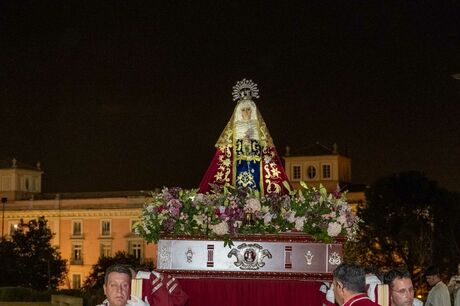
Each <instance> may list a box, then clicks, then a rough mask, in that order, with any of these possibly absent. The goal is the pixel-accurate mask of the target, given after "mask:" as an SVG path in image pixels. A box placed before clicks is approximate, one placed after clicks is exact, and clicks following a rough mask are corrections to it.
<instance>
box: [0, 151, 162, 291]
mask: <svg viewBox="0 0 460 306" xmlns="http://www.w3.org/2000/svg"><path fill="white" fill-rule="evenodd" d="M42 173H43V171H42V170H41V169H40V165H39V164H38V165H37V167H30V166H27V165H23V164H20V163H18V162H17V161H16V160H14V159H13V160H12V161H11V162H10V161H1V162H0V181H1V185H0V196H1V198H2V235H3V237H4V238H6V239H9V238H10V237H11V234H12V233H13V232H14V231H15V229H16V227H17V224H18V223H19V222H20V220H21V219H22V220H24V221H26V222H27V221H29V220H31V219H37V218H39V217H41V216H44V217H45V218H46V219H47V220H48V226H49V227H50V229H51V231H52V232H53V233H54V237H53V240H52V245H54V246H56V247H57V248H58V250H59V252H60V253H61V256H62V258H63V259H66V260H67V264H68V268H69V273H68V276H67V279H66V281H65V284H64V287H65V288H73V289H78V288H80V286H81V285H82V283H83V282H84V280H85V278H86V277H87V276H88V274H89V273H90V270H91V268H92V266H93V265H94V264H96V263H97V261H98V259H99V257H101V256H112V255H114V254H115V253H116V252H118V251H124V252H127V253H129V254H132V255H134V256H136V257H138V258H140V259H141V261H147V260H151V261H154V262H155V257H156V248H155V245H153V244H147V243H146V242H145V240H144V239H143V238H142V237H140V236H138V235H136V234H135V233H134V231H133V226H134V224H135V223H136V222H137V221H138V219H139V216H140V214H141V209H142V207H143V205H144V203H145V201H146V200H147V198H148V194H145V193H143V192H141V191H133V192H93V193H62V194H43V193H41V175H42Z"/></svg>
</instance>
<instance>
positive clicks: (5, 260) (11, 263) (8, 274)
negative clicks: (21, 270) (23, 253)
mask: <svg viewBox="0 0 460 306" xmlns="http://www.w3.org/2000/svg"><path fill="white" fill-rule="evenodd" d="M17 270H18V269H17V256H16V250H15V244H14V243H13V242H11V241H8V240H2V241H1V242H0V271H1V273H0V287H6V286H16V285H18V284H19V282H20V280H19V277H18V273H17Z"/></svg>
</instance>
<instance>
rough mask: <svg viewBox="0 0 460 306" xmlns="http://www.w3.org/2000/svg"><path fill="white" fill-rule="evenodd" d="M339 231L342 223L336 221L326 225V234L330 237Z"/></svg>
mask: <svg viewBox="0 0 460 306" xmlns="http://www.w3.org/2000/svg"><path fill="white" fill-rule="evenodd" d="M341 231H342V225H340V224H339V223H337V222H331V223H329V226H328V227H327V234H328V235H329V236H331V237H335V236H337V235H338V234H340V232H341Z"/></svg>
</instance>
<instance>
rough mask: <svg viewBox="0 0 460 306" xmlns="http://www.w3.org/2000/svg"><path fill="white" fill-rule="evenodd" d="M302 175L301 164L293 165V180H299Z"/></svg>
mask: <svg viewBox="0 0 460 306" xmlns="http://www.w3.org/2000/svg"><path fill="white" fill-rule="evenodd" d="M301 177H302V167H301V166H293V167H292V180H294V181H298V180H300V179H301Z"/></svg>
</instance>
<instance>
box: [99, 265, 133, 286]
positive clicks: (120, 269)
mask: <svg viewBox="0 0 460 306" xmlns="http://www.w3.org/2000/svg"><path fill="white" fill-rule="evenodd" d="M112 272H117V273H123V274H126V275H128V276H129V279H130V280H131V278H132V274H131V269H130V266H128V265H121V264H115V265H111V266H110V267H108V268H107V270H105V275H104V284H107V281H108V280H109V274H110V273H112Z"/></svg>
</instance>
